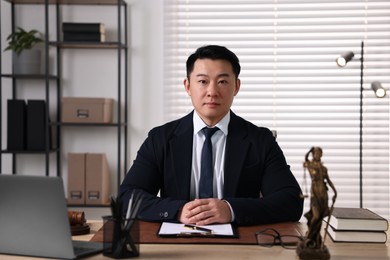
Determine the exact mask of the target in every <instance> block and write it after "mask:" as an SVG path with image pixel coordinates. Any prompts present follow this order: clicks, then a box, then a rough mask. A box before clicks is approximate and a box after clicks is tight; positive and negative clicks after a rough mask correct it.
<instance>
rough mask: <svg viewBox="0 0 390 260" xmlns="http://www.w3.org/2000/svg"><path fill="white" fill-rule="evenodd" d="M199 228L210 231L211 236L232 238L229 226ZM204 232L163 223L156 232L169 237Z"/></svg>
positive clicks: (180, 224)
mask: <svg viewBox="0 0 390 260" xmlns="http://www.w3.org/2000/svg"><path fill="white" fill-rule="evenodd" d="M199 227H201V228H206V229H209V230H211V231H212V232H211V235H213V236H234V235H235V234H234V231H233V227H232V225H231V224H215V225H207V226H199ZM204 233H206V232H205V231H202V230H196V229H191V228H188V227H186V226H185V225H184V224H182V223H170V222H163V223H162V224H161V227H160V230H159V232H158V234H159V235H161V236H164V235H165V236H170V235H183V234H188V235H191V234H204Z"/></svg>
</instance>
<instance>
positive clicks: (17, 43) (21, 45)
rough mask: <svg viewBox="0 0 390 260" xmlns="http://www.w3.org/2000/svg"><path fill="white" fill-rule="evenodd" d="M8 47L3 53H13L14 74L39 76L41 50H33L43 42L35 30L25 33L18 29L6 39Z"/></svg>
mask: <svg viewBox="0 0 390 260" xmlns="http://www.w3.org/2000/svg"><path fill="white" fill-rule="evenodd" d="M7 41H8V46H7V47H6V48H5V49H4V51H7V50H11V51H13V65H14V66H13V73H14V74H40V73H41V50H40V49H37V48H34V47H35V46H36V44H38V43H41V42H43V39H42V38H41V37H40V33H39V32H38V31H37V30H30V31H26V30H24V29H22V28H20V27H18V28H17V29H16V30H15V31H14V32H13V33H11V34H10V35H9V36H8V37H7Z"/></svg>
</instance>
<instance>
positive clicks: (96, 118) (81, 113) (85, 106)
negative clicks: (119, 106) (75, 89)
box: [61, 97, 114, 123]
mask: <svg viewBox="0 0 390 260" xmlns="http://www.w3.org/2000/svg"><path fill="white" fill-rule="evenodd" d="M113 102H114V100H113V99H111V98H70V97H68V98H66V97H64V98H62V113H61V120H62V122H64V123H111V122H112V107H113Z"/></svg>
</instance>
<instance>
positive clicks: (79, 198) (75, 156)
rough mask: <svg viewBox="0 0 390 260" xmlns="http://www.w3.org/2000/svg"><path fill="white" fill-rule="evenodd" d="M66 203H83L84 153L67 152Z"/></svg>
mask: <svg viewBox="0 0 390 260" xmlns="http://www.w3.org/2000/svg"><path fill="white" fill-rule="evenodd" d="M68 203H69V204H72V205H85V153H69V154H68Z"/></svg>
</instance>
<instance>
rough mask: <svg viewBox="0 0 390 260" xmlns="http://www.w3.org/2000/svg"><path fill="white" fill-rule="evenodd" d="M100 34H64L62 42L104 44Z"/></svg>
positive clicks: (102, 35) (104, 37)
mask: <svg viewBox="0 0 390 260" xmlns="http://www.w3.org/2000/svg"><path fill="white" fill-rule="evenodd" d="M105 41H106V36H105V35H104V34H102V33H90V32H89V33H85V32H64V42H105Z"/></svg>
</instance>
